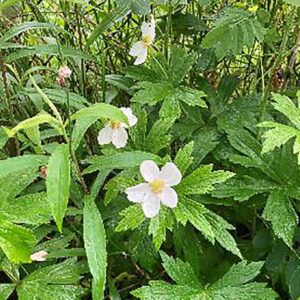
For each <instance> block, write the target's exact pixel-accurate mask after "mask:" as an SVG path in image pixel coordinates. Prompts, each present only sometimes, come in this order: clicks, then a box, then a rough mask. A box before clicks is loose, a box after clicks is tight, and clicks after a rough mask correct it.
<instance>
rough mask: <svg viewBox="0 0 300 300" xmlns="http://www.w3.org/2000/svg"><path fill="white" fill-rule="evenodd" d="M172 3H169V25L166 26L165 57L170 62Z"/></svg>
mask: <svg viewBox="0 0 300 300" xmlns="http://www.w3.org/2000/svg"><path fill="white" fill-rule="evenodd" d="M172 10H173V8H172V1H171V0H169V2H168V15H167V24H166V33H165V57H166V60H167V61H169V39H170V36H171V29H172V28H171V27H172Z"/></svg>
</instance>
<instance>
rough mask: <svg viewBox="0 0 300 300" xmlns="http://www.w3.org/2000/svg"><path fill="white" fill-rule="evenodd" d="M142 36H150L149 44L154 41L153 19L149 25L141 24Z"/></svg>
mask: <svg viewBox="0 0 300 300" xmlns="http://www.w3.org/2000/svg"><path fill="white" fill-rule="evenodd" d="M142 36H143V37H146V36H150V37H151V42H150V44H151V43H152V42H153V40H154V39H155V21H154V18H152V19H151V22H150V23H146V22H143V24H142Z"/></svg>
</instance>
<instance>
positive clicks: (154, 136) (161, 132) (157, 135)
mask: <svg viewBox="0 0 300 300" xmlns="http://www.w3.org/2000/svg"><path fill="white" fill-rule="evenodd" d="M173 124H174V119H171V118H167V119H159V120H158V121H156V122H155V123H154V124H153V126H152V128H151V130H150V132H149V134H148V136H147V137H146V140H145V149H146V151H149V152H151V153H159V151H160V150H162V149H163V148H165V147H167V146H169V145H170V141H171V135H170V134H169V131H170V128H171V127H172V126H173Z"/></svg>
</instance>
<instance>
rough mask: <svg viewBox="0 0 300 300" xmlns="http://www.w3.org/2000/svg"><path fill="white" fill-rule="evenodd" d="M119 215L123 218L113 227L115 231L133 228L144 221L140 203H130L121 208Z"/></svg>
mask: <svg viewBox="0 0 300 300" xmlns="http://www.w3.org/2000/svg"><path fill="white" fill-rule="evenodd" d="M120 215H121V216H122V217H123V219H122V220H121V221H120V223H119V225H118V226H117V227H116V229H115V230H116V231H117V232H120V231H126V230H129V229H131V230H132V229H135V228H137V227H139V226H140V225H141V224H142V223H143V222H144V221H145V216H144V212H143V210H142V207H141V205H140V204H136V205H130V206H129V207H127V208H125V209H124V210H122V211H121V212H120Z"/></svg>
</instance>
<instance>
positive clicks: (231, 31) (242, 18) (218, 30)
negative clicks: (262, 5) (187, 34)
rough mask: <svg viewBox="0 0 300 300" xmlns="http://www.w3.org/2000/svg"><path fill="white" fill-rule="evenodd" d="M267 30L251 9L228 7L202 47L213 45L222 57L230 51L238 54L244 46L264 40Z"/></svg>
mask: <svg viewBox="0 0 300 300" xmlns="http://www.w3.org/2000/svg"><path fill="white" fill-rule="evenodd" d="M264 34H265V30H264V28H263V27H262V26H261V24H260V23H259V22H258V20H257V19H256V16H255V15H254V14H252V13H251V12H249V11H245V10H241V9H232V8H229V9H226V10H225V11H224V13H223V14H222V16H221V17H220V18H219V19H218V20H217V22H216V24H215V26H214V28H213V29H212V30H211V31H210V32H209V33H208V34H207V35H206V36H205V38H204V40H203V42H202V44H201V47H202V48H205V49H207V48H211V47H213V48H214V50H215V53H216V56H217V57H218V58H219V59H221V58H223V57H224V56H225V55H226V54H227V53H228V51H231V52H232V53H233V54H234V55H236V54H238V53H239V52H240V51H241V50H243V47H244V46H246V47H251V46H252V45H253V43H254V41H255V39H257V40H258V41H260V42H261V41H262V40H263V38H264Z"/></svg>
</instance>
